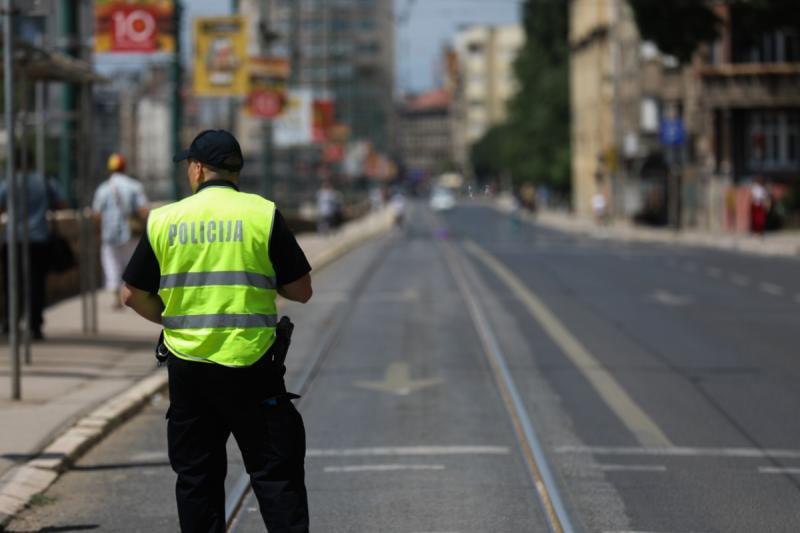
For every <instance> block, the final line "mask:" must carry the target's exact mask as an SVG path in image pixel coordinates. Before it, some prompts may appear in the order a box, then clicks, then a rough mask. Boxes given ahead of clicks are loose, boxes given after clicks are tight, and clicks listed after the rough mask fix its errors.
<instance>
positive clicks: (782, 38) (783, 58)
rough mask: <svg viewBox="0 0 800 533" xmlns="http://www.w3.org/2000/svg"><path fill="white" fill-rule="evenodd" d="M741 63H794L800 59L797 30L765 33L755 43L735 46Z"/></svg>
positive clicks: (736, 54) (737, 60) (735, 53)
mask: <svg viewBox="0 0 800 533" xmlns="http://www.w3.org/2000/svg"><path fill="white" fill-rule="evenodd" d="M734 61H736V62H739V63H793V62H797V61H800V38H799V37H798V33H797V31H795V30H778V31H771V32H768V33H765V34H764V35H762V36H761V37H760V38H757V39H755V43H754V44H752V43H751V44H750V45H749V46H741V47H739V48H738V50H737V49H736V48H734Z"/></svg>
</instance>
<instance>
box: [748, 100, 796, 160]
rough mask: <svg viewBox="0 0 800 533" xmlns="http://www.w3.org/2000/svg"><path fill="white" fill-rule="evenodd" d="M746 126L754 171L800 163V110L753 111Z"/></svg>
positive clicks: (750, 158)
mask: <svg viewBox="0 0 800 533" xmlns="http://www.w3.org/2000/svg"><path fill="white" fill-rule="evenodd" d="M746 127H747V132H746V135H747V138H746V145H745V147H746V150H747V164H748V167H749V168H750V169H751V170H752V171H755V172H757V171H759V170H785V169H790V168H794V169H796V168H797V167H798V166H800V144H799V143H800V110H769V111H751V112H750V113H748V115H747V121H746Z"/></svg>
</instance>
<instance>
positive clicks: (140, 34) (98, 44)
mask: <svg viewBox="0 0 800 533" xmlns="http://www.w3.org/2000/svg"><path fill="white" fill-rule="evenodd" d="M174 14H175V4H174V2H173V1H172V0H127V1H124V0H95V2H94V18H95V39H94V51H95V52H96V53H99V54H102V53H109V52H110V53H130V52H134V53H145V54H152V53H156V52H162V53H173V52H175V31H174V28H173V23H174V22H173V17H174Z"/></svg>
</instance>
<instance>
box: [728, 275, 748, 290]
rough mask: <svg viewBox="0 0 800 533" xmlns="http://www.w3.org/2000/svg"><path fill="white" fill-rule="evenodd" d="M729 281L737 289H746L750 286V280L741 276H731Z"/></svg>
mask: <svg viewBox="0 0 800 533" xmlns="http://www.w3.org/2000/svg"><path fill="white" fill-rule="evenodd" d="M730 280H731V283H733V284H734V285H738V286H739V287H747V286H748V285H750V278H748V277H747V276H743V275H742V274H731V276H730Z"/></svg>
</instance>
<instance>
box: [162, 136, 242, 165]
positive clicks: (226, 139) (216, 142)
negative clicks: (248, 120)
mask: <svg viewBox="0 0 800 533" xmlns="http://www.w3.org/2000/svg"><path fill="white" fill-rule="evenodd" d="M184 159H193V160H195V161H199V162H201V163H205V164H206V165H208V166H210V167H214V168H221V169H223V170H230V171H231V172H239V171H240V170H242V167H243V166H244V157H243V156H242V149H241V147H240V146H239V141H237V140H236V137H234V136H233V135H232V134H231V133H230V132H229V131H225V130H206V131H204V132H201V133H200V134H199V135H198V136H197V137H195V138H194V140H193V141H192V144H191V145H190V146H189V149H188V150H183V151H181V152H178V153H177V154H175V155H174V156H173V158H172V160H173V161H174V162H176V163H177V162H178V161H183V160H184Z"/></svg>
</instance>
